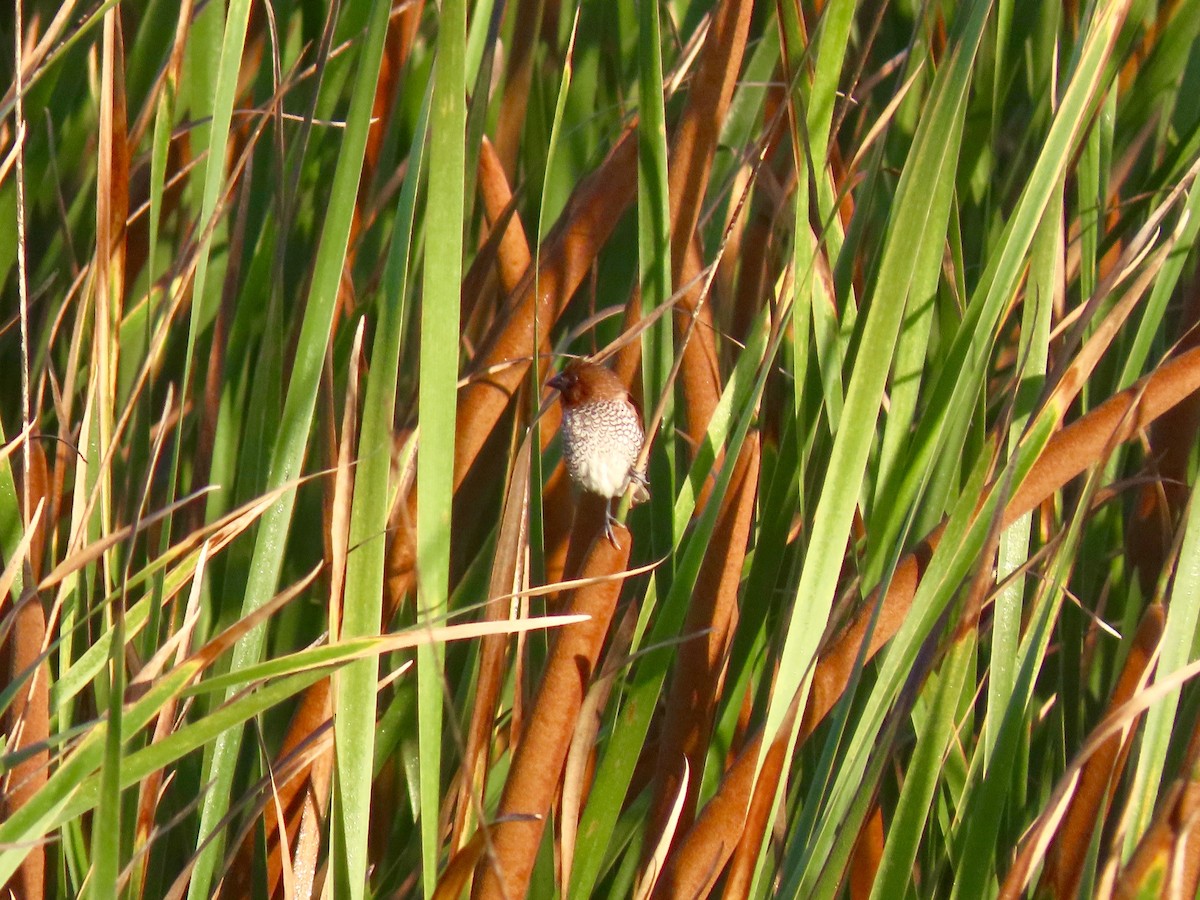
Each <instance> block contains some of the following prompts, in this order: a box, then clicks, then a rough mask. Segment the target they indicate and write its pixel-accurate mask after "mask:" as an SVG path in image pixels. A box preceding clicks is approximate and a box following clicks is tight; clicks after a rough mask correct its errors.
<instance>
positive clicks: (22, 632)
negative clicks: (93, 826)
mask: <svg viewBox="0 0 1200 900" xmlns="http://www.w3.org/2000/svg"><path fill="white" fill-rule="evenodd" d="M44 511H45V501H42V500H39V501H38V504H37V507H36V508H35V509H34V511H33V514H32V516H31V517H30V522H29V527H27V528H26V529H25V534H24V535H22V537H21V541H20V543H19V544H18V545H17V548H16V551H15V552H14V553H13V555H12V559H10V560H9V561H8V565H7V566H5V569H4V574H3V576H0V597H7V596H8V593H9V591H10V590H11V589H12V585H13V582H14V581H15V579H16V574H17V572H18V571H20V569H21V567H22V566H24V565H25V562H26V555H27V553H28V551H29V549H30V543H31V541H32V539H33V537H34V535H35V533H36V532H37V529H38V527H39V525H40V523H41V520H42V513H43V512H44ZM10 615H11V616H12V620H11V630H8V633H7V635H6V636H0V683H3V684H5V685H11V684H15V683H16V682H17V680H18V679H20V678H22V677H23V676H25V674H26V672H27V671H28V670H29V669H31V668H32V669H33V674H32V676H31V677H29V679H28V687H27V688H25V689H23V690H20V691H18V692H17V694H16V696H15V697H14V698H13V701H12V703H11V704H10V705H9V707H8V709H7V710H6V711H5V714H4V718H3V723H4V735H5V738H6V740H5V741H4V745H3V747H4V750H5V751H6V752H9V753H12V752H16V751H20V750H22V749H23V748H26V747H30V746H33V745H35V744H40V743H42V742H43V741H45V740H46V739H47V738H49V736H50V669H49V666H47V664H46V663H45V662H44V661H43V662H42V663H41V664H38V660H39V659H40V658H41V656H42V645H43V643H44V642H45V640H46V609H45V607H43V606H42V601H41V598H40V597H38V595H37V593H36V592H33V591H26V593H25V594H24V595H23V596H22V598H21V601H20V602H19V603H18V604H17V606H16V608H15V609H14V610H12V612H11V613H10ZM35 667H36V668H35ZM49 766H50V751H49V750H40V751H37V752H35V753H32V754H31V755H30V756H29V757H28V758H26V759H24V760H22V761H21V762H20V763H18V764H17V765H16V766H14V767H13V768H12V770H11V771H9V772H8V773H6V774H5V776H4V778H3V779H0V815H3V816H4V817H8V816H10V815H12V814H13V813H14V812H15V811H16V810H18V809H20V808H21V807H23V806H24V805H25V804H26V803H28V802H29V801H30V799H32V798H33V796H34V795H35V794H37V792H38V791H39V790H40V789H41V787H42V786H43V785H44V784H45V783H46V780H47V778H48V777H49ZM45 868H46V852H45V848H44V847H43V846H42V845H41V844H39V845H37V846H35V847H31V848H30V850H29V854H28V855H27V856H26V857H25V859H24V861H23V862H22V863H21V866H20V868H19V869H18V870H17V871H16V872H15V873H14V874H13V876H12V878H11V879H9V881H8V883H7V884H5V885H0V889H2V891H3V895H4V896H9V892H10V891H11V892H12V896H14V897H40V896H42V894H43V892H44V886H45Z"/></svg>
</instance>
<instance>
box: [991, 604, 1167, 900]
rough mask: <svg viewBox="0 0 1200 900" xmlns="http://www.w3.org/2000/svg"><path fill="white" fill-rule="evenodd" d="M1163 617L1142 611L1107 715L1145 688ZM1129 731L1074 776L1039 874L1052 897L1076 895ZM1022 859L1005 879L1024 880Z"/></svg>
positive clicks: (1156, 610)
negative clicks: (1074, 783)
mask: <svg viewBox="0 0 1200 900" xmlns="http://www.w3.org/2000/svg"><path fill="white" fill-rule="evenodd" d="M1164 621H1165V617H1164V614H1163V609H1162V606H1161V605H1160V604H1157V603H1156V604H1153V605H1151V606H1149V607H1147V608H1146V612H1145V613H1143V615H1142V621H1141V623H1140V624H1139V625H1138V630H1137V634H1136V635H1135V636H1134V639H1133V645H1132V647H1131V648H1130V652H1129V656H1128V657H1127V658H1126V660H1125V666H1124V667H1123V668H1122V670H1121V676H1120V678H1118V679H1117V684H1116V687H1115V688H1113V692H1112V696H1111V697H1110V698H1109V702H1108V711H1109V712H1110V713H1111V712H1112V711H1114V710H1116V709H1117V708H1118V707H1120V706H1122V705H1123V704H1125V703H1126V702H1128V701H1129V700H1130V699H1132V697H1133V695H1134V694H1135V693H1136V692H1137V690H1138V687H1139V686H1140V685H1141V684H1143V683H1144V681H1143V679H1144V678H1145V676H1146V670H1147V668H1148V667H1149V665H1150V663H1151V661H1152V660H1153V659H1154V656H1155V650H1156V648H1157V647H1158V642H1159V640H1160V639H1161V637H1162V631H1163V625H1164ZM1132 737H1133V735H1132V732H1128V733H1126V734H1124V735H1113V736H1112V737H1111V738H1109V739H1108V740H1107V741H1105V742H1104V743H1103V744H1102V745H1101V746H1100V748H1099V749H1097V750H1096V752H1095V754H1093V755H1092V757H1091V759H1089V760H1088V761H1087V764H1086V765H1085V766H1084V767H1083V771H1082V772H1081V773H1080V776H1079V783H1078V785H1077V786H1076V788H1075V793H1074V795H1073V796H1072V797H1071V801H1070V805H1069V806H1068V807H1067V810H1066V812H1065V814H1064V815H1063V818H1062V824H1061V825H1060V826H1059V829H1058V832H1057V833H1056V834H1055V836H1054V840H1053V842H1052V843H1051V845H1050V850H1049V853H1048V859H1047V864H1046V867H1045V869H1044V870H1043V872H1042V884H1043V886H1044V887H1045V888H1046V889H1048V890H1049V891H1051V892H1052V893H1053V895H1054V896H1057V897H1074V896H1076V895H1077V894H1078V892H1079V878H1080V876H1081V874H1082V873H1083V863H1084V860H1085V858H1086V855H1087V852H1088V845H1089V844H1090V843H1091V840H1092V835H1093V833H1094V832H1095V830H1096V828H1097V827H1098V826H1099V825H1100V824H1101V823H1103V822H1104V820H1105V817H1106V816H1107V814H1108V807H1109V804H1110V803H1111V802H1112V796H1113V792H1114V791H1115V790H1116V789H1117V786H1118V782H1119V780H1120V777H1121V771H1122V770H1123V769H1124V764H1125V757H1126V756H1127V754H1128V752H1129V748H1130V746H1131V745H1132ZM1023 861H1024V860H1023V857H1018V858H1017V861H1016V863H1015V865H1014V866H1013V870H1012V871H1011V872H1010V873H1009V876H1008V877H1009V878H1010V879H1011V878H1013V877H1014V874H1016V875H1017V877H1026V876H1025V873H1023V872H1020V869H1021V867H1022V864H1023Z"/></svg>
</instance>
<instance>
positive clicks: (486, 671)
mask: <svg viewBox="0 0 1200 900" xmlns="http://www.w3.org/2000/svg"><path fill="white" fill-rule="evenodd" d="M529 461H530V443H529V441H525V442H524V443H523V444H522V445H521V449H520V451H519V452H518V454H517V458H516V460H515V462H514V465H513V475H512V480H511V481H510V482H509V485H508V496H507V497H506V498H505V501H504V512H503V518H502V519H501V522H500V535H499V538H498V539H497V541H496V551H495V555H494V557H493V561H492V575H491V581H490V583H489V585H488V597H489V602H488V604H487V605H486V606H485V607H484V612H483V614H484V618H485V620H487V621H494V620H498V619H506V618H509V617H511V616H512V612H513V607H514V606H515V604H514V602H513V600H511V599H509V600H508V601H507V602H505V601H503V600H500V599H498V598H501V597H502V596H503V595H505V594H509V593H511V592H514V591H518V590H521V589H522V588H523V587H525V582H526V580H527V578H528V572H527V571H526V560H527V554H528V550H529V535H528V528H529V525H528V523H529ZM508 648H509V638H508V637H507V636H506V635H495V636H493V637H487V638H484V639H483V641H482V642H481V644H480V648H479V675H478V677H477V678H476V682H475V684H476V687H475V702H474V704H473V706H472V708H471V722H470V724H469V725H468V726H467V746H466V752H465V753H464V755H463V763H462V777H461V779H460V784H459V798H458V806H457V808H456V810H455V814H454V827H453V830H452V832H451V846H453V847H455V848H459V847H460V846H461V845H462V843H463V841H465V840H466V838H467V835H468V833H469V832H470V831H472V830H473V827H472V826H473V824H474V823H473V821H472V820H473V819H474V817H475V815H476V801H477V800H478V799H479V798H481V797H483V796H484V790H485V789H486V787H487V773H488V770H489V768H490V763H491V757H492V753H493V752H494V751H493V747H494V742H495V738H494V737H493V731H494V728H495V719H496V701H497V698H498V697H499V696H500V691H501V689H502V688H503V685H504V679H505V663H506V661H507V660H508V654H509V650H508ZM495 752H499V751H498V750H496V751H495Z"/></svg>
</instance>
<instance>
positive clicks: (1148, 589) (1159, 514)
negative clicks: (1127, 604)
mask: <svg viewBox="0 0 1200 900" xmlns="http://www.w3.org/2000/svg"><path fill="white" fill-rule="evenodd" d="M1177 328H1178V332H1179V334H1180V347H1181V348H1183V349H1191V348H1193V347H1196V346H1200V271H1198V272H1196V273H1195V275H1193V277H1192V281H1191V283H1190V284H1189V285H1188V286H1187V289H1186V291H1185V294H1184V302H1183V308H1182V310H1181V313H1180V317H1179V323H1178V326H1177ZM1198 431H1200V396H1197V395H1193V396H1191V397H1189V398H1188V399H1186V400H1184V401H1183V402H1182V403H1180V404H1179V405H1178V406H1176V407H1175V408H1174V409H1172V410H1170V411H1168V412H1167V413H1166V414H1165V415H1164V416H1163V417H1162V418H1161V419H1159V420H1158V421H1157V422H1155V423H1154V425H1153V426H1152V427H1151V428H1150V431H1149V434H1148V438H1149V444H1150V447H1149V451H1148V452H1147V454H1146V458H1147V461H1148V464H1149V465H1150V466H1151V467H1152V471H1154V473H1155V474H1156V475H1157V476H1158V477H1157V478H1156V479H1155V481H1154V482H1152V483H1150V484H1147V485H1145V486H1144V487H1143V488H1142V489H1141V491H1140V496H1139V498H1138V504H1137V506H1136V508H1135V509H1134V512H1133V515H1132V520H1131V522H1130V526H1129V529H1128V531H1127V533H1126V542H1127V547H1128V550H1127V554H1126V558H1127V559H1128V560H1129V561H1130V562H1131V563H1132V564H1133V565H1134V566H1135V567H1136V568H1137V572H1138V576H1139V577H1140V579H1141V583H1142V589H1143V591H1144V592H1145V593H1146V594H1147V596H1149V595H1150V594H1151V593H1152V592H1153V590H1154V585H1155V583H1156V582H1157V581H1158V579H1159V576H1160V574H1161V573H1162V569H1163V566H1164V565H1165V564H1166V559H1167V555H1168V552H1169V550H1170V546H1171V542H1172V537H1173V534H1174V531H1175V523H1176V522H1177V521H1178V519H1179V515H1180V513H1181V511H1182V509H1183V506H1184V504H1185V503H1186V502H1187V498H1188V493H1189V492H1188V487H1187V484H1188V460H1189V459H1190V458H1191V453H1192V450H1193V448H1194V447H1195V446H1196V433H1197V432H1198Z"/></svg>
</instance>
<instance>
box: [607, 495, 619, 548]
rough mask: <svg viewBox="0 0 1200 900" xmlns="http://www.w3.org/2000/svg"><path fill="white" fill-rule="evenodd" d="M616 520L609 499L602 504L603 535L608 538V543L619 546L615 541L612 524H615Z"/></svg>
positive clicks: (615, 536)
mask: <svg viewBox="0 0 1200 900" xmlns="http://www.w3.org/2000/svg"><path fill="white" fill-rule="evenodd" d="M616 522H617V520H616V519H615V518H614V517H613V514H612V502H611V501H609V503H606V504H605V506H604V536H605V537H606V538H608V542H609V543H610V544H612V545H613V546H614V547H617V548H619V547H620V546H621V545H620V544H618V543H617V535H616V533H615V532H614V531H613V525H615V524H616Z"/></svg>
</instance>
